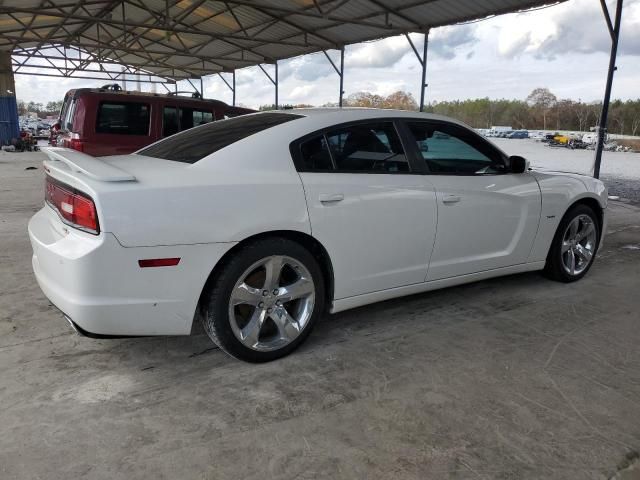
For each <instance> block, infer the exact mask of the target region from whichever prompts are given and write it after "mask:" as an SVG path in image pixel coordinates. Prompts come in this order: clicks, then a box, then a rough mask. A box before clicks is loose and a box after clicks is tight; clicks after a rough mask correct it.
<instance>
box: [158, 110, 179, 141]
mask: <svg viewBox="0 0 640 480" xmlns="http://www.w3.org/2000/svg"><path fill="white" fill-rule="evenodd" d="M179 130H180V126H179V123H178V109H177V108H176V107H164V108H163V109H162V136H163V137H170V136H171V135H173V134H174V133H178V131H179Z"/></svg>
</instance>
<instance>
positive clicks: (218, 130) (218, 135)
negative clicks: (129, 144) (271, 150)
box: [137, 113, 302, 163]
mask: <svg viewBox="0 0 640 480" xmlns="http://www.w3.org/2000/svg"><path fill="white" fill-rule="evenodd" d="M297 118H302V117H301V116H300V115H294V114H291V113H260V114H256V115H246V116H241V117H236V118H230V119H229V120H220V121H217V122H211V123H208V124H206V125H203V126H201V127H200V128H194V129H191V130H186V131H184V132H181V133H179V134H177V135H174V136H173V137H169V138H165V139H164V140H160V141H159V142H157V143H154V144H153V145H151V146H149V147H147V148H143V149H142V150H140V151H139V152H137V153H138V154H139V155H145V156H147V157H154V158H162V159H165V160H173V161H176V162H184V163H196V162H197V161H198V160H201V159H202V158H204V157H206V156H207V155H210V154H212V153H213V152H217V151H218V150H220V149H222V148H224V147H227V146H229V145H231V144H232V143H235V142H237V141H239V140H242V139H243V138H246V137H249V136H251V135H253V134H255V133H258V132H261V131H263V130H267V129H268V128H271V127H275V126H276V125H280V124H282V123H286V122H290V121H291V120H295V119H297ZM256 153H259V152H256Z"/></svg>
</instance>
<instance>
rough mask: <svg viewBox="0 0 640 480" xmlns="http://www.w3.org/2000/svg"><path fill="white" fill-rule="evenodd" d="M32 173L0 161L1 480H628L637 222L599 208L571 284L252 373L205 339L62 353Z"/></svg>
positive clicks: (398, 308) (421, 308)
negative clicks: (602, 237)
mask: <svg viewBox="0 0 640 480" xmlns="http://www.w3.org/2000/svg"><path fill="white" fill-rule="evenodd" d="M40 160H41V158H40V156H39V155H28V154H22V155H9V154H2V153H0V245H1V250H0V258H1V269H0V478H1V479H3V480H5V479H21V480H22V479H37V478H44V479H50V480H53V479H65V480H66V479H72V478H91V479H109V480H112V479H145V478H154V479H217V478H221V479H223V478H224V479H226V478H230V479H256V480H262V479H269V478H274V479H290V478H300V479H315V478H331V479H337V478H345V479H355V478H388V479H427V478H434V479H441V478H469V479H518V480H519V479H528V478H544V479H573V478H575V479H605V478H610V477H613V476H614V475H617V476H616V477H615V478H620V479H622V478H624V479H626V480H629V479H631V478H637V477H634V475H635V474H638V472H640V469H638V468H637V461H636V460H635V457H634V455H633V452H634V451H636V450H638V449H639V448H640V349H639V348H638V345H639V344H640V313H639V312H640V288H639V287H640V209H638V208H637V207H634V206H632V205H628V204H623V203H612V205H611V208H610V224H609V234H608V237H607V241H606V245H605V247H604V249H603V250H602V251H601V252H600V253H599V257H598V259H597V261H596V263H595V265H594V267H593V269H592V270H591V272H590V273H589V274H588V275H587V277H586V278H585V279H583V280H582V281H580V282H577V283H574V284H570V285H564V284H560V283H554V282H551V281H548V280H546V279H544V278H543V277H541V276H540V275H539V274H537V273H532V274H523V275H516V276H511V277H506V278H502V279H496V280H491V281H485V282H480V283H475V284H472V285H467V286H462V287H457V288H450V289H447V290H441V291H437V292H431V293H427V294H421V295H416V296H412V297H408V298H402V299H398V300H393V301H388V302H385V303H381V304H376V305H371V306H368V307H364V308H360V309H357V310H353V311H348V312H344V313H342V314H338V315H335V316H331V317H327V318H326V319H325V320H324V321H322V322H321V323H320V324H319V325H318V328H317V329H316V330H315V331H314V333H313V334H312V335H311V337H310V338H309V339H308V340H307V342H306V343H305V344H304V345H303V346H302V348H301V349H300V350H298V351H297V352H295V353H294V354H293V355H291V356H289V357H287V358H285V359H282V360H280V361H277V362H273V363H270V364H265V365H251V364H246V363H241V362H239V361H236V360H233V359H231V358H229V357H228V356H226V355H225V354H223V353H222V352H220V351H219V350H216V349H214V348H212V344H211V343H210V342H209V340H208V339H207V337H206V336H204V335H197V336H192V337H173V338H166V337H163V338H142V339H124V340H91V339H87V338H82V337H78V336H76V335H75V334H72V333H71V331H70V329H69V327H68V326H67V324H66V323H65V322H64V320H63V319H62V317H61V316H60V314H59V313H58V312H57V311H56V310H55V309H54V308H53V307H52V306H51V305H50V304H49V302H48V301H47V300H46V299H45V298H44V296H43V295H42V294H41V293H40V291H39V289H38V287H37V285H36V283H35V280H34V278H33V275H32V272H31V265H30V258H31V249H30V246H29V242H28V239H27V236H26V225H27V220H28V218H29V217H30V216H31V215H32V214H33V212H35V211H36V210H37V209H39V208H40V207H41V204H42V196H43V195H42V181H43V176H42V168H41V166H40V163H39V162H40ZM28 166H36V167H38V169H37V170H25V167H28ZM96 274H99V272H96ZM634 462H636V463H635V465H636V467H634V466H633V465H634ZM628 465H631V467H630V470H629V471H627V472H625V473H622V472H617V469H618V468H621V469H622V468H624V467H626V466H628ZM632 470H633V471H632ZM634 472H635V474H634Z"/></svg>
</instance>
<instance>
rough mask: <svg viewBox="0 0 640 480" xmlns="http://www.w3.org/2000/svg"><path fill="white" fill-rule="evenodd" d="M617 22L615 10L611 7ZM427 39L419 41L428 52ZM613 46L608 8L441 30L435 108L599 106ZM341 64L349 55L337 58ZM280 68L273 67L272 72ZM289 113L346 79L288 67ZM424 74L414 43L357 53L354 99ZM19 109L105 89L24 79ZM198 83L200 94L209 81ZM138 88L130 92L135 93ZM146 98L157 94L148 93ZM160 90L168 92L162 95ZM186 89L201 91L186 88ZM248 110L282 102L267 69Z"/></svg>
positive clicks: (223, 89)
mask: <svg viewBox="0 0 640 480" xmlns="http://www.w3.org/2000/svg"><path fill="white" fill-rule="evenodd" d="M608 4H609V10H610V12H611V14H612V15H613V12H614V11H615V4H614V2H611V1H609V2H608ZM422 38H423V35H421V34H415V35H412V39H413V40H414V42H415V44H416V47H417V48H418V50H419V51H422ZM610 47H611V41H610V37H609V33H608V30H607V27H606V24H605V20H604V17H603V15H602V10H601V8H600V2H598V1H597V0H569V1H568V2H565V3H562V4H559V5H555V6H552V7H548V8H543V9H539V10H535V11H530V12H525V13H517V14H508V15H502V16H499V17H494V18H490V19H486V20H482V21H478V22H474V23H468V24H462V25H454V26H449V27H442V28H437V29H433V30H432V31H431V34H430V36H429V53H428V59H427V80H426V83H428V87H427V90H426V101H427V102H434V101H438V102H440V101H446V100H463V99H467V98H482V97H489V98H494V99H496V98H508V99H525V98H526V97H527V95H528V94H529V93H530V92H531V91H532V90H533V89H534V88H536V87H547V88H549V89H550V90H551V91H552V92H553V93H554V94H555V95H556V96H557V97H558V98H571V99H573V100H578V99H580V100H583V101H586V102H591V101H599V100H601V99H602V96H603V94H604V85H605V79H606V72H607V67H608V62H609V50H610ZM329 54H330V55H332V57H333V58H334V59H335V61H336V64H338V61H339V52H337V51H333V52H331V51H330V52H329ZM617 67H618V70H617V72H616V74H615V77H614V83H613V92H612V98H620V99H623V100H626V99H637V98H640V0H626V1H625V2H624V8H623V14H622V32H621V38H620V42H619V47H618V62H617ZM265 68H266V69H271V68H272V67H271V66H266V67H265ZM278 74H279V79H280V88H279V96H280V103H281V104H300V103H305V104H312V105H322V104H325V103H327V102H337V100H338V88H339V83H338V82H339V79H338V75H337V74H336V73H335V71H334V70H333V68H332V67H331V65H330V64H329V62H328V61H327V59H326V58H325V56H324V55H323V54H322V53H319V54H313V55H305V56H303V57H297V58H293V59H290V60H283V61H281V62H279V71H278ZM420 74H421V70H420V65H419V63H418V60H417V58H416V56H415V54H414V53H413V50H412V49H411V47H410V46H409V43H408V42H407V39H406V38H405V37H404V36H400V37H391V38H387V39H384V40H379V41H376V42H369V43H364V44H357V45H349V46H347V47H346V50H345V73H344V90H345V96H348V95H349V94H352V93H356V92H359V91H368V92H371V93H376V94H379V95H388V94H390V93H392V92H394V91H397V90H405V91H408V92H410V93H412V94H413V96H414V97H415V98H416V100H417V99H419V97H420ZM15 78H16V94H17V97H18V99H19V100H24V101H27V102H28V101H35V102H41V103H47V102H49V101H55V100H61V99H62V98H63V97H64V94H65V92H66V91H67V90H69V89H72V88H78V87H97V86H100V85H103V84H104V83H105V81H94V80H75V79H62V78H45V77H34V76H26V75H16V77H15ZM194 84H195V85H196V86H199V81H195V82H194ZM131 85H132V84H131V82H130V83H129V88H132V86H131ZM141 86H142V90H145V91H152V88H153V86H152V85H150V84H144V83H143V84H142V85H141ZM156 88H157V91H158V92H161V91H164V89H163V87H162V86H156ZM178 88H179V90H191V89H192V88H191V87H190V85H189V84H188V83H186V82H181V83H180V84H179V87H178ZM204 93H205V97H206V98H217V99H220V100H223V101H226V102H228V103H231V92H230V90H229V89H228V88H227V86H226V85H225V84H224V83H223V82H222V80H221V79H220V78H219V77H218V76H217V75H213V76H210V77H205V78H204ZM236 99H237V102H238V104H241V105H245V106H248V107H253V108H256V107H258V106H260V105H264V104H271V103H273V102H274V88H273V85H272V84H271V82H270V81H269V80H268V79H267V77H266V76H265V75H264V74H263V73H262V71H261V70H260V69H259V68H258V67H252V68H246V69H242V70H239V71H237V72H236Z"/></svg>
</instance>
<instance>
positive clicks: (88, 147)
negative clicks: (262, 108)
mask: <svg viewBox="0 0 640 480" xmlns="http://www.w3.org/2000/svg"><path fill="white" fill-rule="evenodd" d="M253 112H255V110H251V109H248V108H242V107H233V106H230V105H227V104H226V103H224V102H221V101H219V100H205V99H202V98H200V96H199V95H198V94H195V95H193V96H192V97H184V96H179V95H177V94H159V93H146V92H139V91H133V92H132V91H125V90H121V89H120V87H119V85H117V84H113V85H105V86H104V87H102V88H80V89H77V90H69V91H68V92H67V94H66V95H65V98H64V102H63V104H62V109H61V111H60V120H59V121H58V123H57V124H56V125H54V127H53V128H52V134H51V140H50V143H51V144H52V145H57V146H59V147H67V148H73V149H75V150H78V151H80V152H84V153H87V154H89V155H92V156H94V157H101V156H107V155H120V154H127V153H132V152H135V151H136V150H139V149H140V148H142V147H145V146H146V145H149V144H151V143H154V142H156V141H157V140H160V139H161V138H164V137H168V136H169V135H173V134H174V133H178V132H180V131H182V130H187V129H189V128H192V127H196V126H198V125H202V124H204V123H209V122H213V121H216V120H222V119H224V118H230V117H236V116H238V115H244V114H247V113H253Z"/></svg>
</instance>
